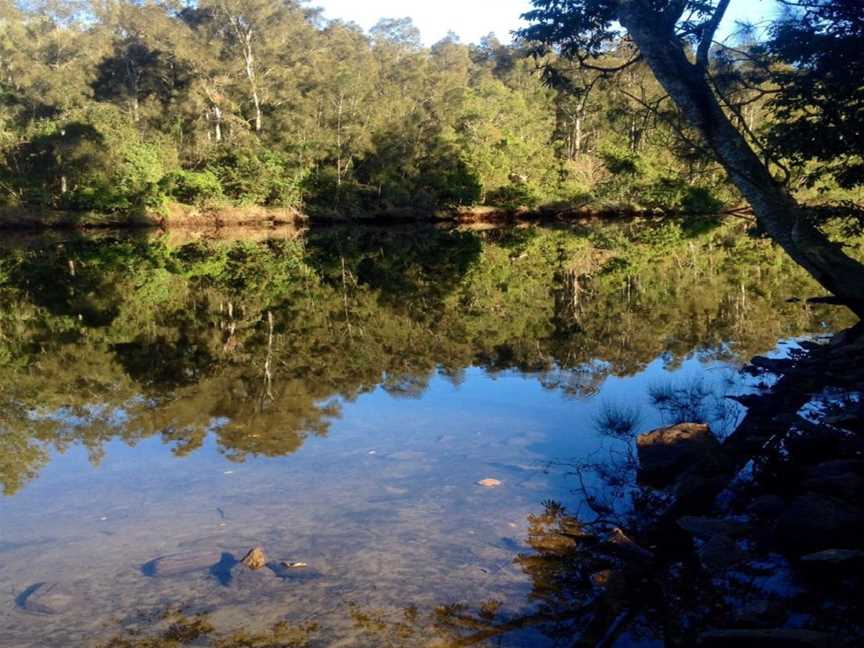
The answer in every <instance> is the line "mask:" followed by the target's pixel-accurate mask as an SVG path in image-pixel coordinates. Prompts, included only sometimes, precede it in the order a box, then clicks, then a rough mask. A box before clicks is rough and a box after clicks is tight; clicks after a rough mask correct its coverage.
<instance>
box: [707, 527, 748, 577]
mask: <svg viewBox="0 0 864 648" xmlns="http://www.w3.org/2000/svg"><path fill="white" fill-rule="evenodd" d="M696 553H697V554H698V555H699V560H700V561H701V562H702V564H703V565H704V566H705V568H706V569H708V570H723V569H728V568H729V567H732V566H733V565H735V564H737V563H739V562H741V561H742V560H743V559H744V554H743V552H742V551H741V550H740V549H739V548H738V545H736V544H735V541H734V540H732V538H730V537H729V536H726V535H722V534H717V535H715V536H713V537H712V538H710V539H709V540H707V541H705V543H704V544H702V545H701V546H700V547H697V549H696Z"/></svg>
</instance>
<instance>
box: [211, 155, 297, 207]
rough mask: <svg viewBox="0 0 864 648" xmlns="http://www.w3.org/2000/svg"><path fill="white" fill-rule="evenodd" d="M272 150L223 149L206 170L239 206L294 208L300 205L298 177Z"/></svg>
mask: <svg viewBox="0 0 864 648" xmlns="http://www.w3.org/2000/svg"><path fill="white" fill-rule="evenodd" d="M287 166H288V165H287V163H286V161H285V160H284V158H282V157H281V156H280V155H278V154H277V153H274V152H273V151H271V150H269V149H266V148H260V149H256V150H251V149H246V148H232V149H224V150H223V152H222V154H221V155H220V156H219V157H218V158H217V159H216V160H214V161H213V162H211V163H210V164H209V165H208V167H207V169H208V171H210V172H211V173H212V174H213V175H215V176H216V177H217V178H218V180H219V182H220V184H221V185H222V191H223V192H224V194H225V195H226V196H227V197H229V198H231V199H232V200H234V201H236V202H237V203H239V204H242V205H278V206H283V207H288V206H297V205H299V204H300V202H301V191H300V186H301V181H300V178H299V177H298V174H290V173H289V172H288V168H287Z"/></svg>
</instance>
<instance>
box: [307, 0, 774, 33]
mask: <svg viewBox="0 0 864 648" xmlns="http://www.w3.org/2000/svg"><path fill="white" fill-rule="evenodd" d="M310 4H311V5H312V6H318V7H322V8H323V9H324V15H325V16H326V17H327V18H341V19H343V20H350V21H353V22H356V23H357V24H359V25H360V26H361V27H363V28H364V29H369V28H370V27H371V26H372V25H374V24H375V23H376V22H378V19H379V18H403V17H405V16H410V17H411V18H413V19H414V24H415V25H417V27H419V28H420V31H421V33H422V34H423V40H424V42H426V43H427V44H431V43H434V42H436V41H438V40H440V39H441V38H443V37H444V36H445V35H446V34H447V32H448V31H449V30H453V31H454V32H456V33H457V34H459V36H460V37H461V39H462V41H463V42H476V41H478V40H479V39H480V38H481V37H482V36H485V35H486V34H488V33H489V32H495V33H496V34H497V35H498V37H499V38H500V39H501V40H508V38H507V36H508V34H509V33H510V31H512V30H513V29H516V28H518V27H519V26H520V21H519V15H520V14H522V13H524V12H525V11H527V10H528V8H529V7H530V2H529V0H312V1H311V2H310ZM774 4H775V0H732V4H731V5H730V13H729V16H728V17H727V19H726V20H725V21H724V22H725V25H724V26H723V28H722V29H721V36H725V35H728V33H729V32H730V31H731V30H732V29H733V28H734V21H735V19H739V20H740V19H747V20H751V21H753V22H758V21H759V20H760V19H762V18H764V17H765V16H767V15H770V14H771V13H772V12H773V7H774Z"/></svg>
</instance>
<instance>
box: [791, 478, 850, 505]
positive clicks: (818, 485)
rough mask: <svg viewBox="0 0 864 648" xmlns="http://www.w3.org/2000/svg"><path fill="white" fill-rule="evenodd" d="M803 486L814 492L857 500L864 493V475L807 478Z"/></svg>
mask: <svg viewBox="0 0 864 648" xmlns="http://www.w3.org/2000/svg"><path fill="white" fill-rule="evenodd" d="M802 486H803V487H804V489H805V490H808V491H812V492H814V493H821V494H823V495H833V496H834V497H839V498H840V499H842V500H846V501H848V502H856V501H859V500H860V498H861V496H862V494H864V477H861V476H860V475H856V474H854V473H845V474H843V475H834V476H831V477H816V478H813V479H807V480H805V481H804V483H803V484H802Z"/></svg>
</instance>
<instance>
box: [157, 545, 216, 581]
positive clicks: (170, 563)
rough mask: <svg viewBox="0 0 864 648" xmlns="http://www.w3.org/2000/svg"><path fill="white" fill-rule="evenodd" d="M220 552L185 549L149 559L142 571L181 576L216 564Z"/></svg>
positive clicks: (159, 574)
mask: <svg viewBox="0 0 864 648" xmlns="http://www.w3.org/2000/svg"><path fill="white" fill-rule="evenodd" d="M221 559H222V552H220V551H217V550H215V549H205V550H202V551H187V552H183V553H176V554H171V555H168V556H162V557H160V558H156V559H155V560H151V561H150V562H149V563H147V564H145V565H144V567H143V568H142V571H143V572H144V573H145V574H146V575H148V576H181V575H183V574H189V573H192V572H196V571H206V570H208V569H211V568H212V567H214V566H215V565H217V564H218V563H219V562H220V560H221Z"/></svg>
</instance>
